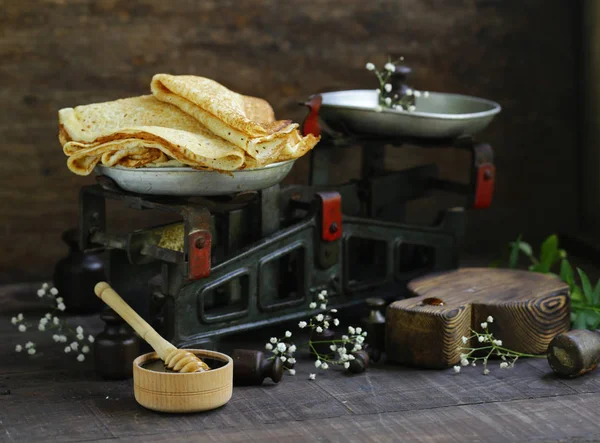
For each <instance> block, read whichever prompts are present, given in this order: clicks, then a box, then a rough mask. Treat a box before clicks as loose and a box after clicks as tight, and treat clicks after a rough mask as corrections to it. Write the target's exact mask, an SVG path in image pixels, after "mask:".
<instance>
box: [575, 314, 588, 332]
mask: <svg viewBox="0 0 600 443" xmlns="http://www.w3.org/2000/svg"><path fill="white" fill-rule="evenodd" d="M586 314H587V312H579V313H577V317H576V318H575V321H574V322H573V329H587V317H586Z"/></svg>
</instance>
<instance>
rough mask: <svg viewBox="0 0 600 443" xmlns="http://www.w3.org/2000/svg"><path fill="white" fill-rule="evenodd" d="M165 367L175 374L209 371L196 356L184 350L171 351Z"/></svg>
mask: <svg viewBox="0 0 600 443" xmlns="http://www.w3.org/2000/svg"><path fill="white" fill-rule="evenodd" d="M165 365H166V366H167V368H169V369H172V370H173V371H175V372H204V371H208V370H209V369H210V368H209V367H208V365H207V364H206V363H204V362H203V361H202V360H201V359H200V358H198V356H196V354H193V353H192V352H190V351H186V350H185V349H173V350H172V351H171V352H169V353H168V354H167V356H166V358H165Z"/></svg>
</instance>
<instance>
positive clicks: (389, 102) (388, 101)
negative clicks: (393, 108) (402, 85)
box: [384, 97, 392, 106]
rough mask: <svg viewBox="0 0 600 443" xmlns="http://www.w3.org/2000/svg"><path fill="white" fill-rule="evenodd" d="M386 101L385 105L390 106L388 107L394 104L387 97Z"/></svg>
mask: <svg viewBox="0 0 600 443" xmlns="http://www.w3.org/2000/svg"><path fill="white" fill-rule="evenodd" d="M384 101H385V104H386V105H388V106H389V105H391V104H392V99H391V97H386V98H385V100H384Z"/></svg>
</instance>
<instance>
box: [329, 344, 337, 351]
mask: <svg viewBox="0 0 600 443" xmlns="http://www.w3.org/2000/svg"><path fill="white" fill-rule="evenodd" d="M329 349H331V350H332V351H333V352H335V351H337V346H336V345H329Z"/></svg>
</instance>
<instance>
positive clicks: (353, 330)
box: [348, 326, 356, 335]
mask: <svg viewBox="0 0 600 443" xmlns="http://www.w3.org/2000/svg"><path fill="white" fill-rule="evenodd" d="M348 334H352V335H354V334H356V329H354V327H353V326H348Z"/></svg>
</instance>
